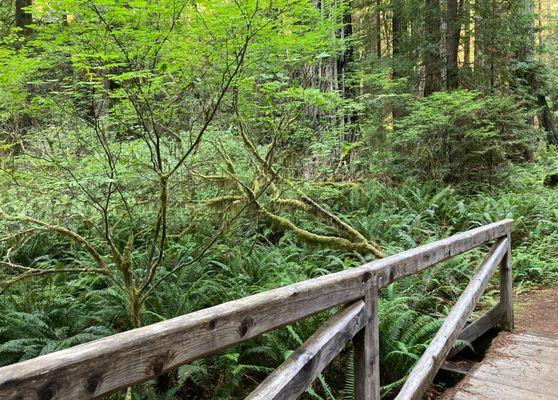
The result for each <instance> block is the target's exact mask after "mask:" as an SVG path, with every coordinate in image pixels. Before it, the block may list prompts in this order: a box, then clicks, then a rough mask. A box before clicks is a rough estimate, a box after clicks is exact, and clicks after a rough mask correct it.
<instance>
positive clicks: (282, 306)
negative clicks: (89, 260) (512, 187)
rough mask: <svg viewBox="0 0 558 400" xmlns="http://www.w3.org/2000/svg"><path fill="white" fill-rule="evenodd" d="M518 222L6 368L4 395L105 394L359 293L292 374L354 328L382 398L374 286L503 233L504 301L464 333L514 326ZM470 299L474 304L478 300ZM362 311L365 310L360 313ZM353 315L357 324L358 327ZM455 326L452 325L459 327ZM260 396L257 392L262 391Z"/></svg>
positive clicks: (361, 381) (335, 347)
mask: <svg viewBox="0 0 558 400" xmlns="http://www.w3.org/2000/svg"><path fill="white" fill-rule="evenodd" d="M512 227H513V221H512V220H503V221H499V222H496V223H492V224H489V225H485V226H482V227H479V228H476V229H472V230H470V231H467V232H463V233H458V234H456V235H453V236H451V237H449V238H446V239H443V240H439V241H436V242H433V243H429V244H426V245H424V246H420V247H417V248H415V249H412V250H408V251H405V252H402V253H399V254H395V255H393V256H390V257H386V258H384V259H381V260H376V261H373V262H371V263H368V264H365V265H363V266H360V267H357V268H353V269H350V270H345V271H341V272H337V273H333V274H329V275H325V276H322V277H319V278H315V279H311V280H307V281H303V282H299V283H296V284H293V285H289V286H285V287H282V288H278V289H273V290H270V291H267V292H263V293H259V294H256V295H253V296H249V297H245V298H242V299H239V300H235V301H231V302H228V303H224V304H220V305H217V306H215V307H211V308H208V309H204V310H200V311H197V312H194V313H191V314H188V315H184V316H180V317H177V318H173V319H170V320H167V321H163V322H160V323H157V324H153V325H149V326H146V327H143V328H139V329H134V330H131V331H128V332H123V333H120V334H117V335H113V336H109V337H106V338H104V339H100V340H97V341H94V342H90V343H86V344H83V345H80V346H76V347H73V348H70V349H66V350H62V351H58V352H55V353H51V354H47V355H44V356H41V357H37V358H35V359H32V360H28V361H23V362H20V363H17V364H14V365H10V366H6V367H2V368H0V398H1V399H3V400H17V399H72V400H75V399H94V398H101V397H103V396H105V395H107V394H110V393H112V392H114V391H117V390H119V389H123V388H125V387H127V386H130V385H132V384H135V383H139V382H143V381H145V380H148V379H150V378H153V377H155V376H158V375H160V374H161V373H163V372H165V371H168V370H170V369H173V368H175V367H178V366H180V365H184V364H186V363H189V362H191V361H193V360H196V359H199V358H203V357H206V356H208V355H210V354H213V353H215V352H218V351H220V350H223V349H225V348H228V347H231V346H234V345H236V344H238V343H241V342H244V341H246V340H248V339H251V338H253V337H256V336H258V335H260V334H262V333H264V332H267V331H270V330H272V329H275V328H279V327H282V326H285V325H288V324H291V323H293V322H296V321H299V320H302V319H305V318H308V317H310V316H312V315H314V314H316V313H318V312H321V311H324V310H327V309H329V308H332V307H336V306H339V305H343V304H347V303H351V302H355V301H357V303H355V304H360V303H358V301H360V300H362V301H364V304H363V307H364V314H363V313H362V312H361V311H359V312H358V313H357V314H356V315H352V314H350V313H349V314H347V313H348V311H347V310H353V311H354V309H355V307H356V308H358V306H356V305H354V304H353V305H352V306H349V307H348V308H345V309H342V310H341V311H339V312H338V314H339V313H342V314H339V315H337V314H336V315H334V316H333V317H332V320H330V321H328V323H326V325H325V326H324V327H323V328H322V329H320V330H319V331H318V332H316V333H315V334H314V335H313V336H312V337H311V338H310V339H309V340H308V341H307V342H306V343H305V344H304V345H303V347H302V348H301V350H300V351H299V352H298V353H294V354H293V355H292V356H291V357H297V356H298V357H299V361H300V360H303V359H305V360H318V361H310V362H312V363H317V366H316V367H314V366H315V365H316V364H313V365H312V367H313V368H303V369H302V371H304V373H305V374H308V375H307V377H306V378H305V377H302V376H300V377H299V376H298V374H295V375H297V378H296V379H297V382H301V385H302V384H306V383H307V382H308V380H309V379H310V378H312V376H314V374H317V373H319V371H321V369H323V367H325V365H327V363H325V361H327V360H328V359H330V356H331V355H332V354H333V353H335V352H338V351H339V348H340V346H341V343H342V342H346V341H348V340H351V339H352V338H353V336H354V343H355V376H356V385H355V386H356V388H355V391H356V398H357V399H358V400H362V399H366V400H371V399H374V400H376V399H378V398H379V378H378V376H379V375H378V331H377V330H378V323H377V318H378V316H377V301H378V299H377V290H378V289H379V288H381V287H384V286H387V285H389V284H390V283H392V282H393V281H395V280H397V279H400V278H402V277H405V276H409V275H412V274H415V273H417V272H419V271H422V270H424V269H425V268H428V267H431V266H432V265H435V264H437V263H439V262H441V261H444V260H447V259H449V258H451V257H454V256H456V255H458V254H461V253H464V252H466V251H469V250H471V249H473V248H476V247H478V246H480V245H482V244H485V243H488V242H491V241H494V240H497V239H501V238H504V237H506V238H507V239H506V241H505V243H506V246H507V247H506V252H505V257H504V260H505V262H503V263H502V265H503V267H502V268H501V272H502V273H501V284H500V287H501V301H500V303H499V308H498V310H497V311H498V312H491V313H490V312H489V314H490V317H491V318H487V317H486V318H485V317H483V318H484V319H482V323H479V324H477V325H476V328H475V329H474V330H473V329H468V328H470V327H473V326H474V324H471V325H470V327H468V328H466V329H465V330H464V331H463V334H466V333H467V334H468V335H469V336H468V337H469V339H471V338H474V337H476V334H477V333H478V332H484V331H485V330H486V329H488V328H486V326H487V324H488V322H490V323H492V325H494V324H496V323H499V322H501V321H503V323H504V325H505V326H507V327H509V326H511V324H512V321H513V319H512V318H513V316H512V311H511V304H512V303H511V301H512V300H511V263H510V243H511V242H510V239H509V237H510V233H511V230H512ZM499 243H500V244H501V243H504V242H502V241H500V242H499ZM498 248H500V247H498ZM491 254H492V255H493V254H494V252H493V253H491ZM498 254H499V253H498ZM489 257H490V256H489ZM475 293H476V291H475ZM473 302H474V303H475V304H476V301H473ZM473 307H474V304H473ZM363 315H365V318H362V316H363ZM460 315H461V314H460ZM487 315H488V314H487ZM495 316H496V317H497V318H495ZM343 321H344V322H343ZM347 321H348V322H347ZM359 321H360V322H359ZM351 323H355V324H358V325H357V326H352V327H351V325H350V324H351ZM458 328H459V327H457V328H455V329H454V331H455V330H457V331H459V330H460V329H458ZM458 334H459V333H458ZM335 338H337V339H335ZM312 340H314V342H312ZM320 340H321V341H320ZM320 343H321V344H322V345H323V347H325V346H329V347H327V349H328V351H320V350H319V349H318V348H319V347H320ZM433 343H435V341H434V342H433ZM316 349H318V350H316ZM327 349H326V350H327ZM450 350H451V344H450ZM305 352H306V353H305ZM301 353H302V356H301ZM444 357H445V356H444ZM331 358H333V357H331ZM328 362H329V361H328ZM285 363H290V364H288V365H295V366H296V365H299V364H300V362H298V363H297V362H293V360H292V359H287V361H285ZM306 364H308V362H306ZM284 366H285V364H284V365H283V367H284ZM434 367H436V366H433V369H434ZM438 367H439V366H438ZM308 371H310V372H311V373H308ZM316 371H317V372H316ZM291 372H292V371H291ZM301 373H302V372H301ZM274 377H277V374H275V375H273V376H270V378H269V379H273V378H274ZM412 377H413V375H412V374H411V378H412ZM426 381H427V380H424V382H426ZM267 382H268V383H269V382H270V381H269V380H267ZM264 383H265V381H264ZM310 383H311V381H310ZM283 386H284V388H285V389H284V390H279V391H278V392H277V395H276V397H274V398H277V399H279V398H285V399H291V398H295V397H296V393H298V392H299V390H300V386H297V387H296V390H294V391H292V392H289V390H291V389H289V388H292V387H294V386H290V385H283ZM260 390H262V389H260ZM413 395H415V394H413ZM254 396H256V397H254V398H263V397H257V391H256V393H255V394H254ZM409 398H415V397H409ZM405 399H406V398H405Z"/></svg>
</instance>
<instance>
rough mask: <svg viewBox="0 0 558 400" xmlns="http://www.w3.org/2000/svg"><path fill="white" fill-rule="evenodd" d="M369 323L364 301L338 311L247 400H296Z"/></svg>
mask: <svg viewBox="0 0 558 400" xmlns="http://www.w3.org/2000/svg"><path fill="white" fill-rule="evenodd" d="M367 320H368V313H367V310H366V309H365V304H364V302H363V301H362V300H359V301H357V302H355V303H353V304H351V305H349V306H348V307H346V308H344V309H342V310H341V311H338V312H337V313H336V314H335V315H334V316H333V317H331V318H330V319H329V320H328V321H327V322H326V323H325V324H324V325H323V326H322V327H320V329H318V330H317V331H316V333H314V334H313V335H312V336H311V337H310V338H309V339H308V340H307V341H306V342H304V344H303V345H302V346H301V347H300V348H298V349H297V350H296V351H295V352H294V353H292V354H291V355H290V356H289V357H288V358H287V360H285V362H284V363H283V364H281V365H280V366H279V367H278V368H277V369H276V370H275V371H273V373H271V374H270V375H269V376H268V377H267V378H266V379H265V380H264V381H263V382H262V383H261V384H260V385H259V386H258V387H257V388H256V389H255V390H254V391H253V392H252V393H250V395H248V397H246V400H290V399H296V398H297V397H298V396H300V395H301V394H302V393H303V392H304V391H305V390H306V389H307V388H308V386H310V384H311V383H312V382H313V381H314V380H315V379H316V378H317V377H318V374H320V373H321V372H322V370H323V369H324V368H325V367H327V366H328V365H329V363H330V362H331V360H333V358H334V357H335V356H337V355H338V354H339V353H340V352H341V350H343V349H344V348H345V345H346V344H347V342H348V341H350V340H351V339H352V338H353V337H354V336H355V334H356V333H357V332H358V331H359V330H361V329H362V328H363V326H364V325H365V324H366V322H367Z"/></svg>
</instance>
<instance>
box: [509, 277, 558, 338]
mask: <svg viewBox="0 0 558 400" xmlns="http://www.w3.org/2000/svg"><path fill="white" fill-rule="evenodd" d="M516 302H517V303H516V304H517V306H516V309H515V330H516V331H517V332H527V331H529V332H533V333H555V334H558V287H553V288H548V289H540V290H536V291H532V292H529V293H526V294H525V295H520V296H518V298H517V299H516Z"/></svg>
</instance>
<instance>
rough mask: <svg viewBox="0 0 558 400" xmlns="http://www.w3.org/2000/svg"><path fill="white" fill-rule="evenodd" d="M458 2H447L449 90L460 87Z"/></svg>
mask: <svg viewBox="0 0 558 400" xmlns="http://www.w3.org/2000/svg"><path fill="white" fill-rule="evenodd" d="M458 4H459V3H458V0H447V15H446V20H447V33H446V71H447V77H446V87H447V89H448V90H452V89H456V88H457V87H458V86H459V70H458V67H457V54H458V50H459V33H460V31H461V25H460V23H459V21H458V18H457V16H458V11H459V5H458Z"/></svg>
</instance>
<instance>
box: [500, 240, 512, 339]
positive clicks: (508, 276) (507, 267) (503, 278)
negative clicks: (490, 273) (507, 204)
mask: <svg viewBox="0 0 558 400" xmlns="http://www.w3.org/2000/svg"><path fill="white" fill-rule="evenodd" d="M507 237H508V251H507V252H506V256H505V257H504V259H503V260H502V264H501V265H500V303H502V307H503V310H504V315H502V321H501V326H502V329H505V330H508V331H511V330H512V329H513V275H512V261H511V254H512V253H511V232H510V233H508V235H507Z"/></svg>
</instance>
